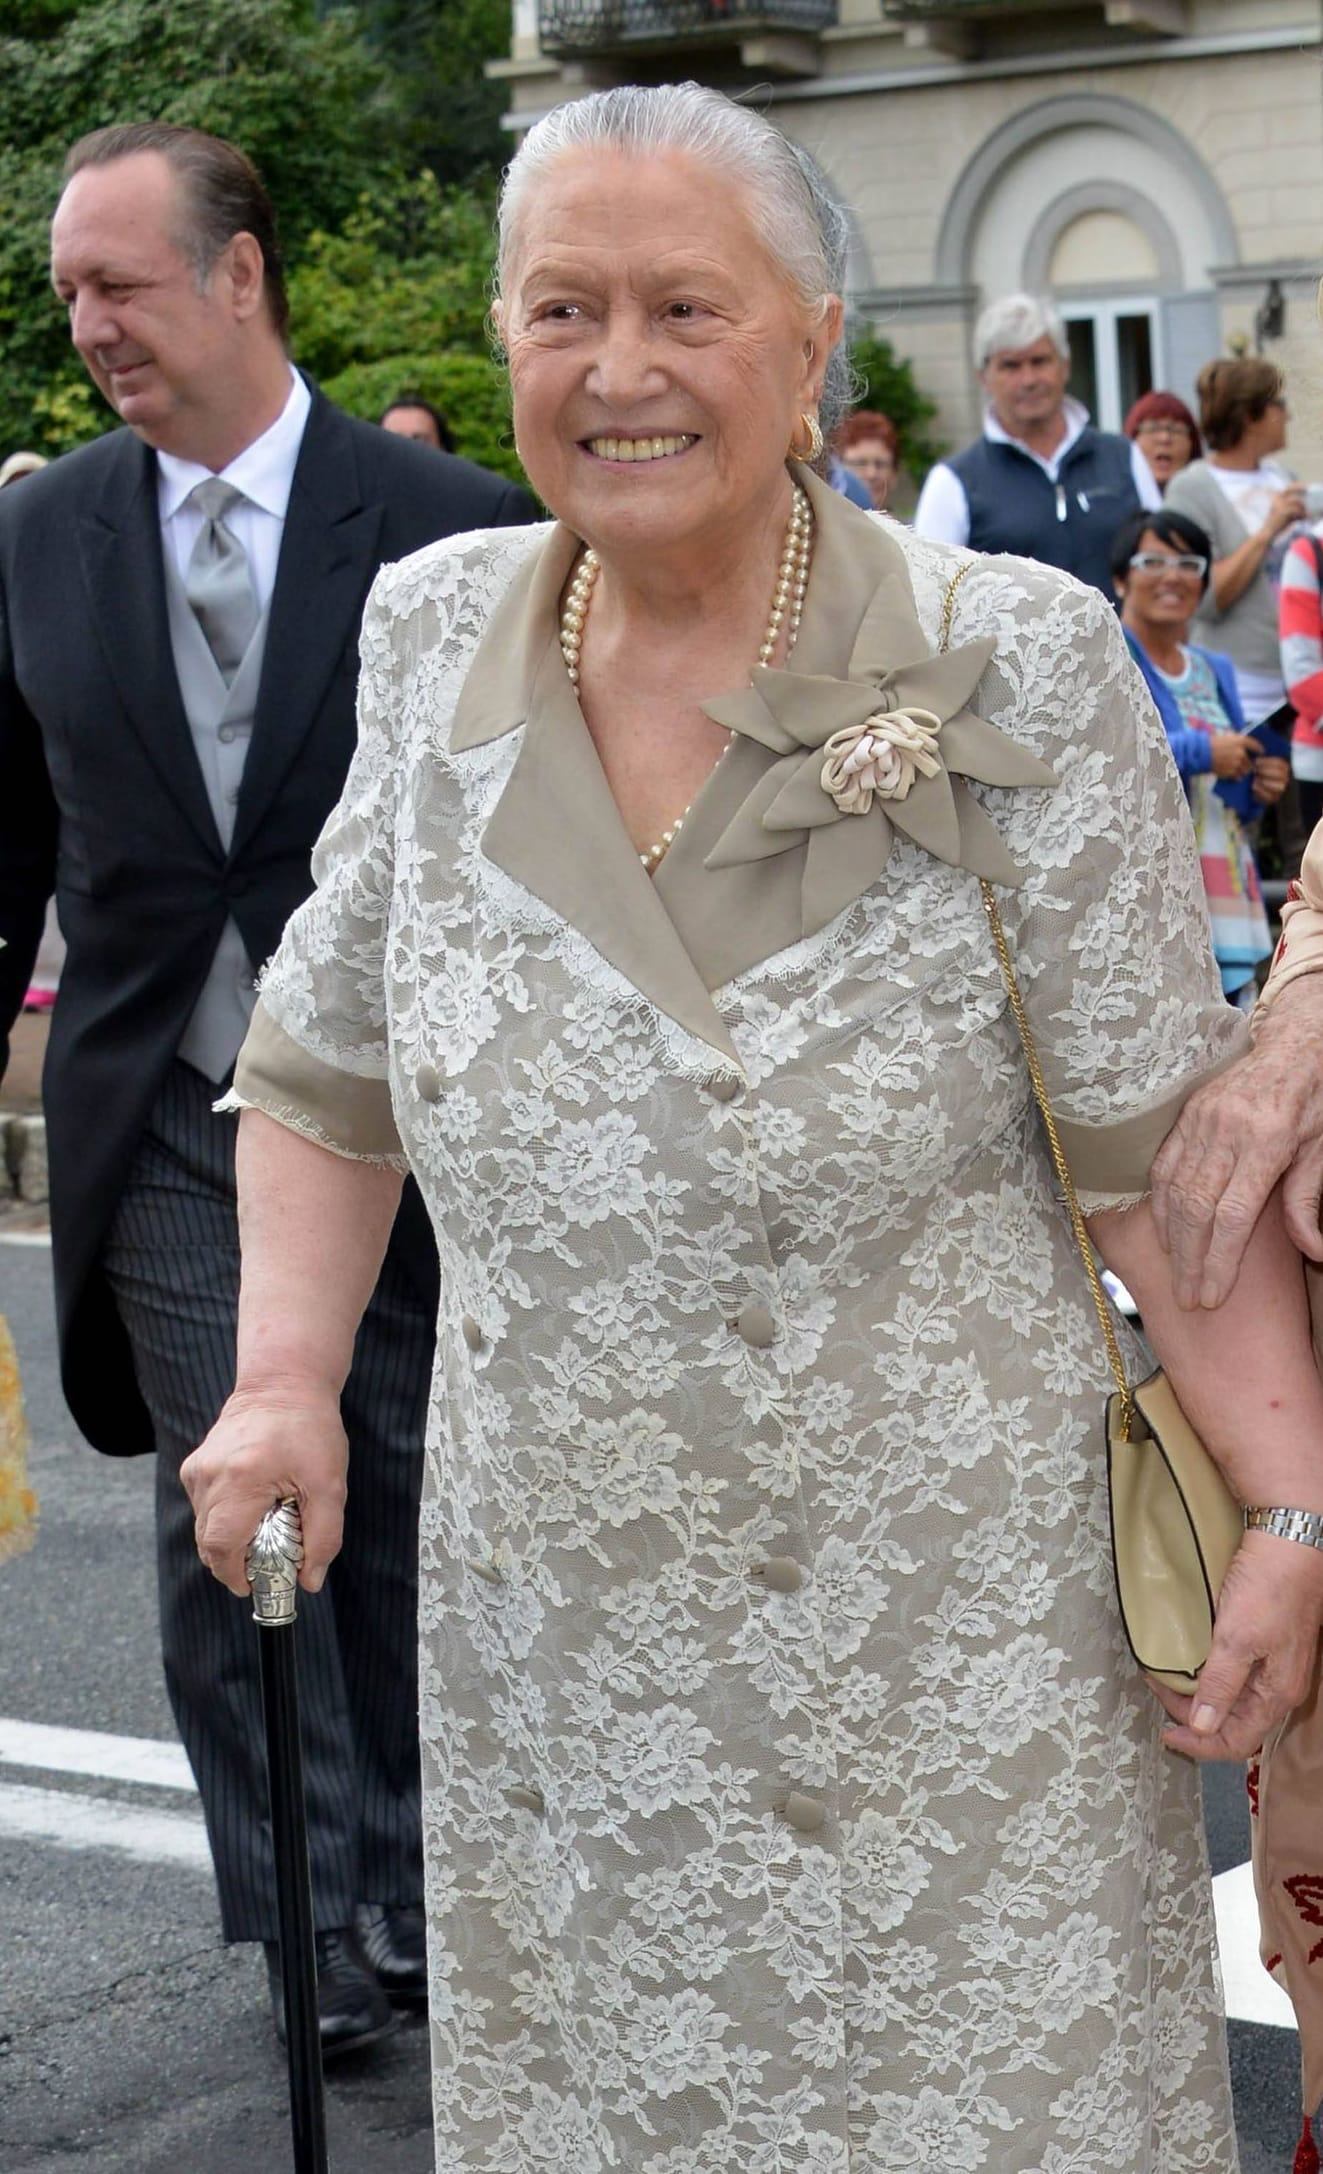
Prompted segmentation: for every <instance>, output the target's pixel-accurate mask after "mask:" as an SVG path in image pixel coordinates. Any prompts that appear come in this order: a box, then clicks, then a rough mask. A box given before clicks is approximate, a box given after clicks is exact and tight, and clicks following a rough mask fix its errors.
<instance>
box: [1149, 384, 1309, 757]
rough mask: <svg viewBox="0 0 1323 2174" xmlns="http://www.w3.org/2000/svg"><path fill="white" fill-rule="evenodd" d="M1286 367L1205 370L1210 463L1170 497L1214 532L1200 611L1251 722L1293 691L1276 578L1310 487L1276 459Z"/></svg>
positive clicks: (1178, 479) (1185, 474)
mask: <svg viewBox="0 0 1323 2174" xmlns="http://www.w3.org/2000/svg"><path fill="white" fill-rule="evenodd" d="M1287 419H1288V409H1287V405H1286V395H1285V390H1284V387H1283V382H1282V373H1281V371H1280V370H1279V369H1278V367H1277V365H1276V363H1274V362H1266V361H1265V360H1264V359H1263V357H1262V356H1260V355H1242V356H1224V357H1222V359H1221V360H1219V361H1217V362H1210V363H1206V364H1205V366H1204V368H1203V369H1202V370H1201V371H1200V372H1199V420H1200V422H1201V424H1202V426H1203V433H1204V436H1205V438H1206V439H1207V441H1208V453H1207V456H1206V457H1205V458H1204V459H1203V460H1194V461H1191V462H1190V463H1189V465H1188V466H1187V467H1185V468H1182V469H1181V470H1180V471H1179V472H1178V473H1177V474H1176V475H1175V476H1173V477H1172V480H1171V482H1170V483H1169V485H1168V486H1167V492H1166V503H1167V506H1168V507H1169V509H1170V510H1171V511H1172V512H1173V513H1185V514H1188V515H1189V516H1190V518H1191V519H1192V520H1195V521H1197V522H1198V523H1199V526H1200V528H1203V529H1207V531H1208V534H1209V536H1210V537H1211V538H1212V542H1213V565H1212V576H1211V579H1210V581H1209V585H1208V593H1207V595H1206V596H1205V598H1204V600H1203V602H1202V604H1201V605H1200V607H1199V614H1198V616H1199V622H1200V625H1201V627H1202V629H1203V631H1204V633H1205V634H1206V635H1207V637H1208V640H1209V643H1210V646H1211V647H1213V648H1215V649H1218V650H1221V651H1223V652H1224V653H1225V654H1226V655H1227V656H1229V657H1230V659H1231V662H1232V664H1233V665H1234V667H1235V673H1236V690H1237V692H1238V694H1239V696H1240V706H1241V708H1242V709H1243V710H1244V712H1245V715H1246V717H1247V718H1248V720H1249V722H1250V724H1251V726H1253V725H1256V724H1257V723H1258V722H1259V720H1260V719H1261V718H1263V717H1266V716H1268V714H1269V712H1270V711H1272V710H1275V709H1278V708H1279V707H1280V706H1281V704H1282V702H1283V701H1284V700H1285V697H1286V688H1285V685H1284V683H1283V680H1282V665H1281V656H1280V653H1279V648H1278V626H1277V591H1276V586H1275V584H1276V582H1277V580H1278V579H1279V577H1280V574H1281V566H1282V559H1283V557H1284V555H1285V552H1286V548H1287V543H1288V540H1289V538H1288V531H1289V530H1290V529H1291V527H1292V526H1293V524H1294V523H1295V522H1297V521H1301V520H1303V519H1304V514H1305V493H1304V488H1303V486H1302V485H1301V484H1299V483H1293V482H1292V481H1291V479H1290V477H1289V475H1287V474H1286V473H1285V471H1284V470H1283V469H1281V468H1280V467H1278V466H1277V465H1276V464H1275V462H1274V458H1273V456H1274V455H1276V454H1278V453H1280V452H1281V451H1282V449H1283V447H1284V446H1285V444H1286V425H1287Z"/></svg>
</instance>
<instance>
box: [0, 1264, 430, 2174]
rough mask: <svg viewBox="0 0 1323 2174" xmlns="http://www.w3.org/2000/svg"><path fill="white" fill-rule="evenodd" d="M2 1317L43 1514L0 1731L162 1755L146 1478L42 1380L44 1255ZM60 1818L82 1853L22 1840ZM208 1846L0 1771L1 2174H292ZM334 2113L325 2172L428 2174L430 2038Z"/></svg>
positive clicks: (0, 1666) (42, 1776)
mask: <svg viewBox="0 0 1323 2174" xmlns="http://www.w3.org/2000/svg"><path fill="white" fill-rule="evenodd" d="M0 1313H4V1314H5V1315H6V1316H7V1318H8V1320H9V1324H10V1327H11V1329H12V1331H13V1334H14V1339H15V1342H16V1344H17V1346H18V1350H19V1362H20V1366H21V1369H22V1374H23V1385H24V1392H25V1396H26V1399H27V1406H28V1418H29V1423H30V1428H31V1434H32V1453H31V1459H30V1469H31V1477H32V1480H33V1484H34V1485H35V1487H36V1489H37V1492H38V1495H39V1497H40V1500H41V1506H42V1520H41V1526H40V1530H39V1536H38V1540H37V1545H36V1546H35V1548H34V1549H33V1550H32V1552H31V1553H30V1554H28V1555H23V1556H20V1557H18V1558H17V1559H16V1560H15V1561H13V1562H10V1563H8V1564H7V1565H5V1566H4V1568H3V1569H0V1716H4V1717H6V1718H8V1719H10V1720H15V1719H16V1720H19V1721H23V1722H28V1723H39V1724H42V1725H44V1726H46V1727H48V1728H56V1729H63V1730H71V1731H98V1732H104V1733H106V1734H109V1735H111V1736H113V1737H118V1738H129V1739H135V1740H141V1739H144V1738H145V1739H155V1740H158V1741H160V1742H161V1743H163V1744H173V1743H174V1742H175V1741H176V1740H175V1735H174V1727H173V1723H172V1721H171V1717H170V1710H169V1707H168V1705H167V1703H166V1698H165V1692H164V1689H163V1687H162V1683H161V1671H160V1663H159V1657H158V1646H157V1634H156V1599H155V1580H154V1575H153V1570H152V1546H151V1523H152V1506H151V1487H152V1471H151V1464H150V1460H148V1459H141V1458H135V1459H131V1460H125V1461H122V1462H121V1461H119V1460H113V1459H107V1458H102V1457H99V1456H97V1455H96V1454H95V1453H94V1452H93V1451H92V1450H90V1449H88V1448H87V1447H86V1445H85V1444H84V1443H83V1442H82V1441H81V1439H80V1438H79V1437H78V1436H77V1434H76V1433H75V1430H74V1426H73V1422H72V1420H71V1419H70V1418H69V1416H68V1413H67V1411H66V1410H65V1407H64V1404H63V1401H62V1399H61V1397H60V1395H59V1390H58V1386H57V1384H56V1379H55V1371H54V1349H53V1346H54V1336H53V1330H52V1325H51V1301H50V1256H49V1253H48V1252H47V1251H46V1250H45V1249H43V1248H37V1247H18V1246H15V1245H12V1244H9V1243H6V1242H2V1241H0ZM240 1605H242V1603H240V1602H238V1601H236V1603H235V1606H236V1607H238V1606H240ZM253 1635H254V1637H256V1635H257V1633H256V1631H254V1634H253ZM34 1798H35V1799H37V1800H38V1801H37V1802H36V1803H35V1804H34V1803H33V1802H32V1799H34ZM52 1798H54V1799H55V1800H56V1801H55V1803H54V1805H52V1804H51V1802H50V1799H52ZM115 1806H118V1807H121V1811H120V1813H119V1817H120V1818H121V1819H122V1820H123V1821H124V1822H125V1824H124V1828H123V1831H122V1834H121V1836H120V1839H119V1840H118V1841H115V1840H113V1836H114V1834H115V1828H114V1821H115V1818H116V1814H115V1812H114V1811H113V1809H107V1807H115ZM66 1813H67V1814H68V1816H69V1817H70V1818H74V1817H77V1818H79V1819H81V1820H82V1821H83V1822H85V1824H84V1826H83V1827H82V1829H81V1830H80V1833H81V1838H78V1837H77V1836H75V1838H73V1839H71V1838H70V1837H69V1836H68V1835H65V1836H64V1838H63V1839H60V1840H49V1839H42V1838H40V1837H39V1836H33V1835H31V1834H28V1835H24V1834H21V1833H20V1834H15V1833H14V1832H13V1831H12V1830H13V1827H14V1825H15V1824H19V1825H22V1824H23V1823H25V1822H26V1823H27V1824H28V1825H30V1826H33V1827H40V1826H42V1825H46V1826H48V1827H49V1826H55V1827H57V1828H58V1827H62V1826H63V1825H64V1824H65V1821H64V1819H63V1818H62V1816H61V1815H62V1814H66ZM153 1820H155V1822H156V1823H157V1828H159V1833H160V1837H161V1842H162V1847H163V1850H170V1849H172V1848H174V1847H175V1846H176V1845H177V1844H179V1845H182V1849H181V1854H183V1855H184V1856H185V1860H186V1861H182V1862H181V1861H173V1862H172V1861H170V1859H169V1857H168V1856H162V1855H154V1854H153V1848H152V1844H153V1833H154V1831H155V1830H154V1828H153V1824H152V1822H153ZM198 1840H199V1828H198V1822H197V1813H196V1799H195V1798H194V1797H193V1796H192V1794H191V1793H190V1792H188V1791H185V1790H181V1789H179V1788H175V1787H171V1788H160V1787H153V1786H144V1785H143V1784H141V1783H135V1782H125V1781H115V1780H113V1779H107V1778H106V1777H105V1776H104V1774H83V1775H77V1774H69V1773H58V1772H51V1771H46V1770H43V1769H42V1768H40V1767H33V1768H28V1767H26V1766H24V1767H19V1766H17V1765H13V1764H9V1765H4V1766H0V2169H3V2174H82V2170H84V2169H88V2168H94V2169H95V2170H96V2174H167V2170H168V2174H221V2170H222V2169H223V2170H224V2174H233V2170H234V2169H235V2168H236V2167H244V2166H258V2167H262V2168H264V2169H271V2170H273V2174H274V2170H279V2169H282V2168H287V2167H288V2166H289V2165H290V2163H291V2162H290V2146H289V2126H288V2101H287V2086H286V2081H285V2069H284V2065H283V2056H282V2054H281V2052H280V2049H279V2047H278V2046H277V2044H276V2041H275V2038H274V2035H273V2033H272V2029H271V2021H270V2009H269V2004H268V2001H267V1994H266V1971H265V1966H264V1963H263V1961H262V1958H261V1955H260V1952H259V1951H258V1950H257V1949H256V1948H252V1947H239V1948H227V1947H226V1946H224V1945H223V1943H222V1941H221V1938H220V1928H219V1920H218V1916H217V1911H216V1901H215V1892H214V1888H213V1885H212V1880H211V1874H210V1869H209V1868H208V1867H206V1866H205V1863H202V1864H200V1863H199V1862H198V1861H197V1860H198V1857H199V1850H198V1848H197V1846H196V1845H197V1843H198ZM127 1842H131V1843H132V1845H133V1851H134V1852H135V1853H131V1852H130V1849H129V1848H128V1847H127V1846H125V1845H126V1843H127ZM327 2092H328V2103H327V2124H328V2130H329V2134H330V2147H331V2164H332V2167H333V2169H336V2170H340V2169H344V2170H349V2169H353V2170H354V2174H425V2170H430V2168H431V2167H432V2146H431V2118H430V2110H429V2105H428V2081H427V2032H426V2027H425V2024H423V2023H422V2022H420V2021H417V2020H410V2021H409V2022H407V2023H405V2024H403V2025H402V2027H401V2029H400V2030H399V2031H398V2032H397V2033H396V2035H395V2036H394V2037H393V2038H392V2039H390V2040H389V2041H387V2042H386V2044H384V2045H383V2046H380V2047H377V2048H374V2049H372V2050H371V2051H369V2052H367V2053H364V2054H363V2055H361V2056H359V2057H358V2059H357V2060H356V2061H354V2062H352V2063H348V2062H347V2063H341V2064H340V2065H339V2067H338V2068H336V2069H334V2070H333V2071H332V2072H331V2074H330V2076H329V2077H328V2083H327Z"/></svg>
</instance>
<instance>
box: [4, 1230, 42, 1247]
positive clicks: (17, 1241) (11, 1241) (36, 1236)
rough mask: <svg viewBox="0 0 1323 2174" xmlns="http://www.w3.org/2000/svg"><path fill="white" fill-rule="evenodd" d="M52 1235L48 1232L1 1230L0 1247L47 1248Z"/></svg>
mask: <svg viewBox="0 0 1323 2174" xmlns="http://www.w3.org/2000/svg"><path fill="white" fill-rule="evenodd" d="M50 1242H51V1234H50V1232H49V1231H48V1230H0V1246H46V1247H49V1245H50Z"/></svg>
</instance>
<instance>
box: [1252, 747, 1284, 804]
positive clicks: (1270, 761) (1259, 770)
mask: <svg viewBox="0 0 1323 2174" xmlns="http://www.w3.org/2000/svg"><path fill="white" fill-rule="evenodd" d="M1290 777H1291V765H1290V763H1289V762H1286V761H1284V760H1283V758H1282V756H1280V755H1260V756H1259V757H1258V759H1257V761H1256V762H1255V765H1254V783H1253V784H1252V786H1251V787H1250V791H1251V793H1252V795H1253V797H1254V799H1255V800H1258V801H1261V802H1262V804H1263V806H1264V807H1265V808H1271V807H1272V806H1273V804H1274V803H1275V802H1276V801H1278V800H1280V799H1281V797H1282V794H1283V793H1284V792H1285V791H1286V788H1287V785H1288V783H1289V782H1290Z"/></svg>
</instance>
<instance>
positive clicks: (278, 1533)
mask: <svg viewBox="0 0 1323 2174" xmlns="http://www.w3.org/2000/svg"><path fill="white" fill-rule="evenodd" d="M302 1562H303V1527H302V1525H301V1524H300V1522H299V1506H298V1503H297V1502H296V1501H295V1500H294V1498H293V1496H289V1497H287V1498H286V1500H285V1501H283V1502H273V1503H272V1505H271V1508H270V1509H269V1510H268V1511H267V1513H266V1516H265V1517H264V1518H263V1519H262V1522H261V1524H260V1525H259V1526H258V1528H257V1531H256V1532H255V1533H254V1534H253V1537H252V1539H251V1541H250V1542H249V1545H248V1552H247V1554H246V1555H245V1557H244V1568H245V1570H246V1571H247V1572H248V1583H249V1585H250V1586H251V1587H252V1591H253V1621H254V1622H255V1623H265V1624H267V1625H272V1624H283V1623H292V1622H293V1621H294V1616H295V1602H296V1600H297V1598H298V1590H299V1569H300V1567H301V1565H302Z"/></svg>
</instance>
